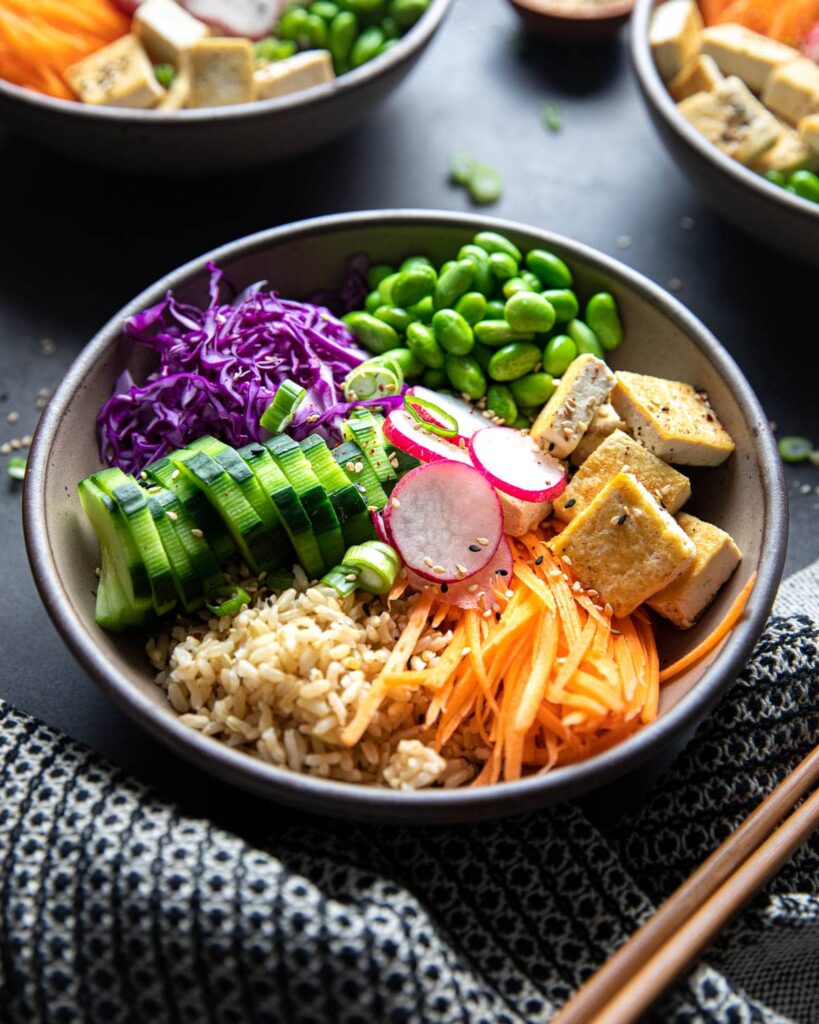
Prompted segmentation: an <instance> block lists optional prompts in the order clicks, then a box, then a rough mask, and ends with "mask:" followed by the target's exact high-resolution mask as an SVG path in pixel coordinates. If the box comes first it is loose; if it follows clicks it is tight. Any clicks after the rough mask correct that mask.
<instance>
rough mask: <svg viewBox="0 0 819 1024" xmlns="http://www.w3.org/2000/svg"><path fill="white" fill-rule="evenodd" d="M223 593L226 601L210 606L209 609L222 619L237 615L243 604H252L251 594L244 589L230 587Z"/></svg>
mask: <svg viewBox="0 0 819 1024" xmlns="http://www.w3.org/2000/svg"><path fill="white" fill-rule="evenodd" d="M223 593H224V595H225V600H224V601H222V603H221V604H209V605H208V609H209V610H210V611H212V612H213V614H214V615H216V616H217V617H218V618H220V619H221V618H224V616H226V615H235V614H236V612H238V611H239V610H240V609H241V607H242V605H243V604H250V594H248V592H247V591H246V590H245V589H244V588H243V587H230V588H229V590H227V591H224V592H223ZM219 596H222V594H219Z"/></svg>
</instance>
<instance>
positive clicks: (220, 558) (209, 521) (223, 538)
mask: <svg viewBox="0 0 819 1024" xmlns="http://www.w3.org/2000/svg"><path fill="white" fill-rule="evenodd" d="M185 451H187V449H186V448H181V449H180V450H179V451H176V452H171V454H170V455H166V456H165V457H164V458H162V459H157V461H156V462H152V463H151V465H150V466H146V468H145V475H146V477H147V478H148V479H149V480H153V481H154V482H156V483H158V484H161V485H162V486H163V487H165V488H167V490H169V491H173V492H174V494H175V495H176V496H177V498H179V500H180V501H181V502H182V504H183V505H184V507H185V509H186V511H187V513H188V515H189V516H190V518H191V519H192V520H193V522H192V524H191V529H195V528H196V527H198V528H199V529H200V530H201V531H202V532H203V533H204V535H205V537H207V541H206V543H207V544H208V545H209V546H210V549H211V551H212V552H213V554H214V557H215V558H216V561H217V563H218V562H226V561H227V560H228V559H229V558H230V557H231V556H232V555H233V554H234V552H235V551H236V543H235V541H234V540H233V537H232V536H231V535H230V533H229V532H228V530H227V529H226V528H225V525H224V523H223V522H222V520H221V519H220V518H219V514H218V513H217V512H216V510H215V509H214V508H213V506H212V505H211V503H210V502H209V501H208V499H207V497H206V496H205V495H204V494H203V493H202V492H201V491H200V490H199V488H198V487H197V486H196V484H194V483H193V482H192V481H191V480H189V479H188V478H187V477H185V476H183V475H182V471H181V470H180V469H179V468H178V467H177V465H176V463H175V462H174V461H173V460H174V458H175V457H177V456H181V455H183V454H184V452H185ZM200 539H201V538H200Z"/></svg>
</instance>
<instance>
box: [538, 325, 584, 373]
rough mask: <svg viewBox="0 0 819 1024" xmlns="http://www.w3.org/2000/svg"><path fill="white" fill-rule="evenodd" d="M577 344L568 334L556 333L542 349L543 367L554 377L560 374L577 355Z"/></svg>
mask: <svg viewBox="0 0 819 1024" xmlns="http://www.w3.org/2000/svg"><path fill="white" fill-rule="evenodd" d="M578 354H579V353H578V351H577V344H576V342H575V341H574V339H573V338H570V337H569V336H568V334H556V335H555V336H554V338H551V339H550V340H549V342H548V344H547V345H546V348H545V349H544V350H543V369H544V370H545V371H546V372H547V373H551V374H552V375H553V376H554V377H560V376H562V375H563V374H564V373H565V372H566V370H568V368H569V366H570V365H571V363H572V362H574V360H575V359H576V358H577V356H578Z"/></svg>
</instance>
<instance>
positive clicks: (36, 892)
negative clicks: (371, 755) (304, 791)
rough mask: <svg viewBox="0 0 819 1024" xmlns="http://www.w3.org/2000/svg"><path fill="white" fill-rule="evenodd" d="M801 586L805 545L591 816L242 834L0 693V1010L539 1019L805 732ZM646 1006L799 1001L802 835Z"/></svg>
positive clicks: (813, 960)
mask: <svg viewBox="0 0 819 1024" xmlns="http://www.w3.org/2000/svg"><path fill="white" fill-rule="evenodd" d="M817 595H819V564H817V565H816V566H814V567H813V568H812V569H809V570H805V572H804V573H801V574H799V575H798V576H797V577H794V578H792V579H791V580H790V581H788V583H787V584H785V586H784V587H783V591H782V596H781V599H780V602H779V604H778V605H777V609H776V614H775V616H774V617H773V618H772V619H771V621H770V622H769V623H768V626H767V628H766V630H765V633H764V635H763V636H762V638H761V639H760V641H759V644H758V645H757V648H756V650H755V652H754V655H753V657H752V658H751V660H750V662H749V663H748V665H747V666H746V668H745V671H744V672H743V673H742V676H741V677H740V678H739V680H738V681H737V682H736V683H735V684H734V686H733V687H732V688H731V689H730V690H729V691H728V693H727V694H726V696H725V697H724V699H723V700H722V702H721V704H720V705H719V707H718V709H717V710H716V711H715V712H714V713H712V714H711V715H710V716H709V718H708V719H707V720H706V721H705V722H704V723H703V725H702V726H701V727H700V729H699V731H698V732H697V734H696V737H695V738H694V740H693V741H692V742H691V744H690V745H689V746H688V748H687V749H686V750H685V752H684V753H683V754H682V755H681V756H680V757H679V758H678V760H677V761H676V763H675V764H674V765H673V767H672V768H671V769H670V771H669V772H668V773H667V774H665V776H664V777H662V778H661V779H660V780H659V781H658V783H657V785H656V788H655V789H654V790H653V792H652V793H651V794H650V795H649V796H648V797H647V798H646V799H645V800H644V801H642V803H641V805H640V806H639V807H638V809H637V810H636V811H635V812H634V813H632V814H630V815H629V816H628V818H626V819H625V820H623V821H621V822H619V823H618V824H617V825H616V826H615V827H612V828H608V829H604V830H601V829H600V828H597V827H595V826H594V825H592V824H591V823H590V822H589V820H588V819H587V818H586V817H585V816H584V814H583V813H582V811H581V809H580V808H579V807H578V806H577V805H575V804H563V805H561V806H558V807H554V808H548V809H546V810H543V811H540V812H538V813H536V814H532V815H529V816H528V817H522V818H513V819H509V820H505V821H499V822H494V823H488V824H482V825H474V826H458V827H451V828H425V829H411V828H387V827H374V826H359V825H355V824H345V823H341V824H340V823H336V822H329V821H322V820H318V819H314V820H311V821H310V822H309V823H308V824H306V825H305V824H301V823H300V824H298V825H294V826H292V827H289V828H286V829H285V830H283V831H281V832H279V833H278V834H276V836H275V838H271V839H270V840H269V841H267V842H263V843H260V842H258V841H256V842H250V841H248V840H246V839H243V838H242V837H241V836H240V835H237V834H233V833H230V832H228V831H227V830H225V829H221V828H219V827H217V826H216V825H214V824H213V823H211V822H209V821H207V820H204V819H202V818H196V817H192V816H190V815H189V814H186V813H185V811H184V809H183V808H181V807H179V806H176V805H174V804H171V803H169V802H168V801H167V800H164V799H163V798H162V796H161V795H159V794H158V793H156V792H152V791H151V790H149V789H147V788H146V787H145V786H143V785H142V784H141V783H139V782H137V781H135V780H134V779H131V778H128V777H125V776H124V775H123V773H121V772H120V771H118V770H117V769H115V768H113V767H112V766H111V765H109V764H107V763H105V762H103V761H102V760H101V759H100V758H99V757H97V756H96V755H94V754H93V753H91V752H90V751H88V750H86V749H85V748H83V747H80V746H79V745H78V744H76V743H74V742H72V741H71V740H69V739H68V738H67V737H65V736H62V735H60V734H59V733H57V732H56V731H55V730H53V729H51V728H48V727H46V726H45V725H42V724H41V723H39V722H37V721H35V720H33V719H31V718H29V717H27V716H25V715H22V714H20V713H18V712H16V711H14V710H13V709H12V708H10V707H8V706H7V705H2V704H0V927H1V928H2V932H1V933H0V1020H1V1021H3V1022H4V1024H16V1022H18V1021H37V1022H51V1021H54V1022H65V1024H68V1022H71V1021H88V1022H92V1024H97V1022H101V1021H116V1022H120V1021H122V1022H131V1021H133V1022H140V1024H142V1022H147V1021H149V1022H151V1024H160V1022H165V1021H169V1022H170V1021H190V1022H199V1021H208V1022H218V1024H222V1022H234V1021H235V1022H243V1024H244V1022H249V1021H252V1022H255V1021H260V1022H276V1024H278V1022H284V1024H290V1022H300V1024H308V1022H316V1024H325V1022H336V1021H339V1022H345V1024H369V1022H382V1021H384V1022H395V1024H398V1022H416V1021H417V1022H424V1024H426V1022H431V1024H438V1022H449V1021H452V1022H462V1024H523V1022H539V1021H547V1020H549V1018H550V1017H551V1016H552V1014H553V1013H554V1012H555V1010H556V1009H557V1007H559V1006H560V1005H561V1004H562V1003H563V1002H565V1000H566V999H567V998H568V997H569V995H570V994H571V993H572V992H573V991H574V990H575V989H576V988H577V986H578V985H579V984H580V983H581V982H582V981H583V980H584V979H585V978H586V977H587V976H588V975H589V974H591V973H592V972H593V971H594V969H595V968H596V967H597V966H598V965H599V964H600V963H601V962H602V961H603V960H604V959H605V958H606V957H607V956H608V955H609V954H610V953H611V952H612V951H613V950H614V949H615V948H616V947H617V946H618V945H620V944H621V943H622V942H623V941H624V940H625V939H626V938H627V936H628V935H629V934H630V933H631V932H632V931H633V930H634V929H635V928H636V927H637V926H638V925H639V924H640V923H641V922H642V921H644V920H645V919H646V918H647V917H648V916H649V915H650V914H651V913H652V910H653V909H654V908H655V907H656V906H657V904H658V902H659V901H661V900H662V899H663V898H664V897H665V896H666V895H667V894H668V893H669V892H671V890H672V889H673V888H674V887H675V886H677V885H678V884H679V883H680V882H682V881H683V880H684V879H685V878H686V877H687V876H688V875H689V874H690V872H691V871H692V870H693V869H694V867H696V866H697V865H698V864H699V863H700V862H701V861H702V860H703V859H704V858H705V857H706V856H707V854H708V853H709V852H710V851H711V850H712V849H713V848H714V847H715V846H716V845H718V843H719V842H720V841H721V840H722V839H724V838H725V836H726V835H727V834H728V833H729V832H730V830H731V829H733V828H734V827H735V826H736V825H737V824H738V823H739V822H740V821H741V820H742V818H743V817H745V815H746V814H748V813H749V812H750V811H751V810H752V809H753V808H754V807H755V806H756V805H757V804H758V803H759V802H760V801H761V800H762V799H763V797H764V796H765V795H766V794H767V793H768V792H769V791H770V790H771V789H773V787H774V786H775V785H776V783H777V782H778V781H779V780H780V779H781V778H782V777H783V776H784V775H786V774H787V772H788V771H790V770H791V768H793V766H794V765H795V764H796V763H797V762H798V761H799V760H800V759H801V758H802V757H804V756H805V754H806V753H808V751H809V750H810V749H811V748H812V746H813V745H814V744H815V743H816V742H817V737H819V668H817V664H819V662H818V661H817V653H819V626H818V625H817V622H819V615H817V610H818V609H817V605H818V604H819V601H817ZM805 613H807V614H805ZM650 1019H651V1020H656V1021H663V1022H669V1021H671V1022H675V1024H677V1022H700V1021H702V1022H705V1021H707V1022H720V1024H722V1022H725V1024H743V1022H756V1021H759V1022H766V1024H771V1022H777V1021H795V1022H800V1024H802V1022H805V1024H816V1022H817V1021H819V837H817V836H814V837H813V839H812V840H811V841H810V842H809V843H808V844H807V845H806V846H805V847H804V848H803V849H802V850H801V851H800V852H799V853H798V854H797V855H796V856H795V857H794V858H793V859H792V860H791V861H790V862H789V863H788V865H787V866H786V867H785V868H784V869H783V870H782V871H781V872H780V874H779V875H778V876H777V877H776V878H775V879H774V880H773V882H772V883H771V884H770V885H769V886H768V888H767V889H766V890H765V891H764V892H763V893H761V894H760V895H759V896H758V897H757V898H756V899H755V900H754V901H753V903H752V904H751V905H750V906H749V907H748V909H746V910H745V912H744V913H743V914H742V915H741V917H739V918H738V919H737V920H736V921H735V922H734V923H733V925H732V926H731V927H730V928H729V929H728V930H727V931H726V932H725V933H724V934H723V935H722V937H721V938H720V940H719V941H718V943H717V944H716V945H715V946H714V947H713V948H712V949H710V950H709V951H708V954H707V957H706V958H705V959H704V960H703V961H702V962H701V963H700V964H699V965H698V966H697V967H696V969H695V970H694V971H693V972H692V973H691V974H690V975H689V976H688V978H687V979H685V981H684V982H682V983H680V984H679V985H678V986H677V987H676V988H675V989H674V990H673V991H672V992H671V993H669V994H668V995H667V996H666V997H665V998H664V1000H663V1001H662V1003H661V1004H660V1005H659V1006H657V1007H655V1009H654V1011H653V1012H652V1014H651V1015H650Z"/></svg>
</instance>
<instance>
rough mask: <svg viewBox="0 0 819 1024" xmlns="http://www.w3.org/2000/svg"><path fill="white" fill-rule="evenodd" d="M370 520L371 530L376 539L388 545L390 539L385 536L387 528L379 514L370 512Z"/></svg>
mask: <svg viewBox="0 0 819 1024" xmlns="http://www.w3.org/2000/svg"><path fill="white" fill-rule="evenodd" d="M370 518H371V519H372V521H373V529H374V530H375V536H376V539H377V540H380V541H382V542H383V543H384V544H389V543H390V538H389V536H388V534H387V528H386V526H385V525H384V520H383V519H382V518H381V513H380V512H370Z"/></svg>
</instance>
